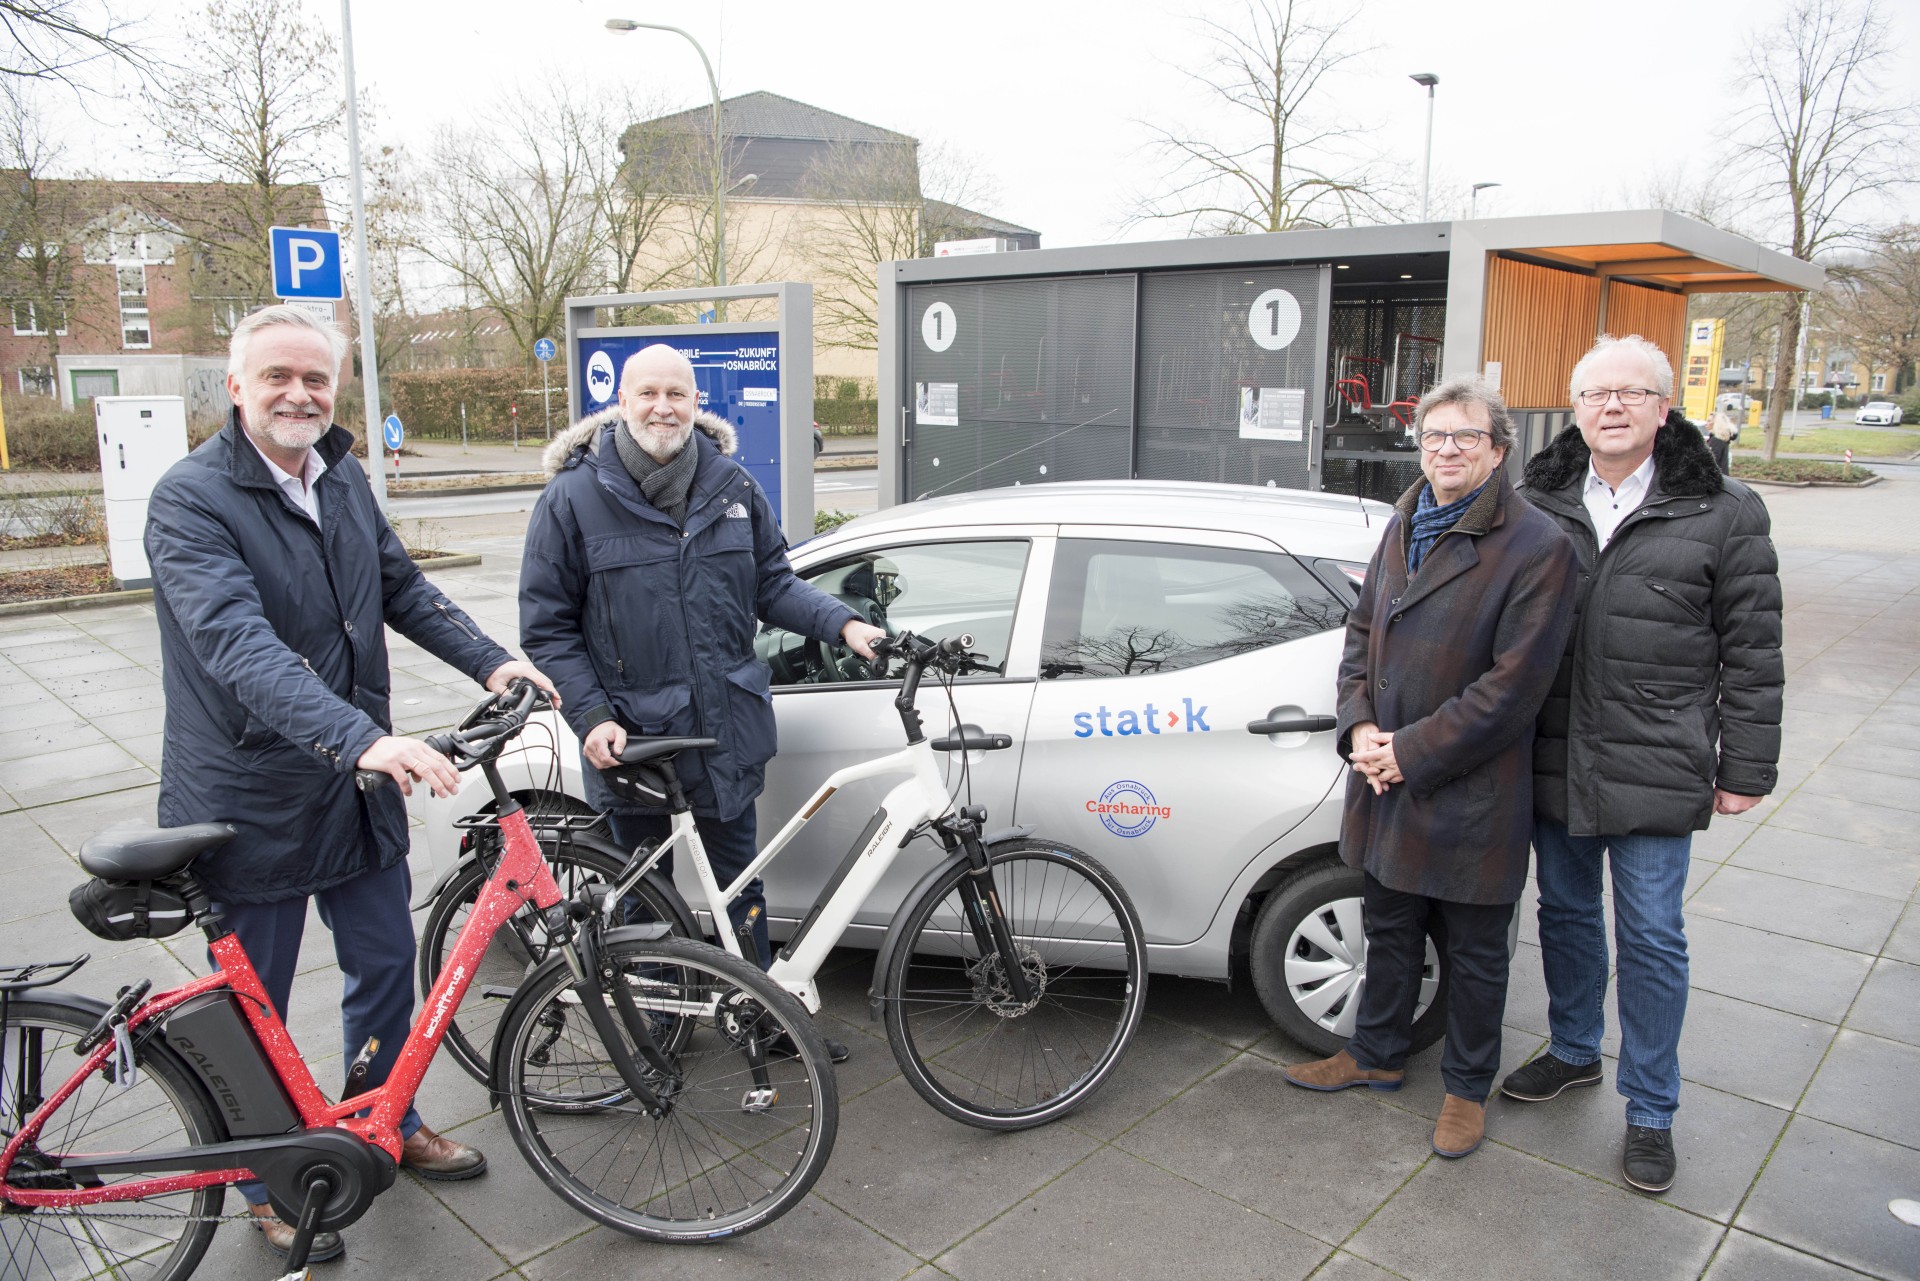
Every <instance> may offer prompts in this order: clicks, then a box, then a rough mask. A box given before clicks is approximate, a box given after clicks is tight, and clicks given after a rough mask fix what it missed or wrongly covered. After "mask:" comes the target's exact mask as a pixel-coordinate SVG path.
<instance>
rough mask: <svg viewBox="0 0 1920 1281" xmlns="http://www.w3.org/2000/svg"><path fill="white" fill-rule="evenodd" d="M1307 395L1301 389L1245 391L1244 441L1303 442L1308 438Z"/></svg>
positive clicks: (1242, 392)
mask: <svg viewBox="0 0 1920 1281" xmlns="http://www.w3.org/2000/svg"><path fill="white" fill-rule="evenodd" d="M1306 408H1307V393H1306V391H1305V389H1304V388H1300V387H1242V388H1241V389H1240V438H1241V439H1242V440H1290V441H1299V440H1302V439H1304V438H1305V436H1306V420H1307V419H1306Z"/></svg>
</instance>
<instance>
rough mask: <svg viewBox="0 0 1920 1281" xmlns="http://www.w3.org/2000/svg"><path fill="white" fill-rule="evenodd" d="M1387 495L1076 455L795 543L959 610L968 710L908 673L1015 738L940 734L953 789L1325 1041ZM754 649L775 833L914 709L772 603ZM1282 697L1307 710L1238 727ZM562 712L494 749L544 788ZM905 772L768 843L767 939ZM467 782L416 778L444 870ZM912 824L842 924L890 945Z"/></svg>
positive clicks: (523, 780)
mask: <svg viewBox="0 0 1920 1281" xmlns="http://www.w3.org/2000/svg"><path fill="white" fill-rule="evenodd" d="M1390 514H1391V512H1390V509H1389V508H1388V507H1386V506H1385V505H1383V504H1380V503H1375V502H1361V501H1358V500H1356V499H1353V498H1344V497H1337V496H1335V495H1331V494H1313V493H1302V492H1295V491H1287V490H1279V489H1264V488H1255V487H1251V486H1239V485H1217V484H1198V483H1191V484H1187V483H1171V482H1154V481H1089V482H1074V483H1064V484H1048V485H1037V486H1031V487H1024V488H1013V489H1002V490H994V491H989V492H984V493H973V494H966V495H963V496H957V497H950V498H937V499H932V500H928V501H923V502H916V503H908V504H905V505H902V506H898V507H892V508H888V509H885V510H883V511H880V512H877V513H874V514H872V515H869V516H864V517H861V518H859V519H857V520H854V521H851V522H849V523H848V524H846V525H843V526H841V527H840V528H839V529H838V530H835V531H834V532H833V533H831V534H828V535H826V536H824V537H821V538H817V539H814V540H812V541H810V542H808V543H806V544H804V545H803V546H801V547H799V548H796V549H795V550H794V552H793V554H792V559H793V565H794V568H795V570H796V571H797V572H798V573H799V574H800V575H801V576H802V577H804V578H806V579H808V580H809V581H811V582H813V583H815V584H816V585H818V586H820V587H821V588H823V589H825V590H826V591H828V592H830V593H832V594H834V595H836V596H838V597H839V598H840V599H842V600H844V601H846V602H847V603H848V604H850V605H852V606H853V607H854V608H855V609H856V610H857V611H859V613H860V614H861V616H862V617H864V618H866V619H868V620H869V621H871V622H874V623H876V624H878V625H881V626H884V627H887V628H889V629H893V630H910V631H913V632H915V633H918V634H921V635H925V636H931V637H936V638H938V637H945V636H957V635H959V634H961V633H970V634H971V635H972V636H973V648H974V650H975V651H976V652H977V653H979V654H980V655H981V656H982V657H981V658H980V660H979V667H978V670H976V671H975V672H974V673H973V674H971V675H968V676H965V677H961V678H960V679H958V680H957V681H956V682H955V685H954V689H953V698H954V707H955V708H956V709H957V716H956V715H952V714H950V713H949V708H948V703H947V693H946V691H944V690H942V689H941V688H940V687H939V686H937V685H936V684H935V683H934V682H932V681H928V682H927V683H926V684H925V685H924V686H923V687H922V689H921V691H920V700H919V706H920V710H921V712H922V714H923V716H924V717H925V718H926V722H927V733H928V736H929V737H930V738H939V737H942V736H943V735H944V733H945V731H946V730H948V729H950V728H951V727H952V726H953V725H955V724H957V723H966V724H970V725H974V726H979V727H981V728H983V729H985V730H987V731H990V732H995V733H1004V734H1007V735H1010V736H1011V737H1012V739H1013V746H1012V747H1011V748H1010V749H1008V750H1004V751H993V752H981V751H976V752H972V753H968V754H967V755H968V757H969V759H968V760H966V761H964V762H963V761H962V760H961V759H960V758H959V754H957V753H956V754H954V755H952V756H950V757H949V758H948V767H947V768H948V777H949V780H950V782H951V783H952V785H953V787H954V788H955V790H956V792H957V793H959V800H960V801H961V802H962V803H965V802H967V801H968V800H969V796H968V794H967V791H966V790H964V789H970V799H971V801H972V803H975V804H983V805H985V806H986V807H987V811H988V814H989V823H988V826H989V828H1001V827H1008V826H1014V825H1021V826H1025V825H1029V824H1030V825H1032V826H1033V827H1034V828H1035V829H1036V830H1037V832H1038V833H1039V834H1041V835H1044V836H1052V837H1054V838H1056V839H1058V840H1061V841H1064V842H1066V843H1069V844H1072V845H1076V846H1079V847H1080V848H1082V849H1084V850H1086V851H1087V852H1088V853H1089V854H1091V855H1093V856H1094V857H1095V858H1097V859H1099V860H1100V861H1101V862H1102V863H1104V864H1105V865H1106V866H1107V867H1108V868H1109V869H1111V870H1112V872H1113V873H1114V875H1115V876H1116V877H1118V878H1119V879H1120V881H1121V882H1122V883H1123V884H1124V885H1125V886H1126V888H1127V890H1128V892H1129V894H1130V895H1131V896H1132V898H1133V901H1134V903H1135V904H1136V905H1137V906H1138V907H1139V910H1140V915H1141V918H1142V921H1143V923H1144V924H1145V927H1146V932H1147V938H1148V963H1149V966H1150V968H1151V969H1152V971H1153V972H1156V973H1164V974H1182V975H1190V976H1197V977H1202V978H1209V979H1219V980H1230V981H1235V982H1243V981H1247V980H1249V979H1250V980H1251V981H1252V983H1253V985H1254V988H1255V990H1256V991H1257V992H1258V993H1259V995H1260V997H1261V999H1262V1001H1263V1002H1264V1004H1265V1005H1266V1008H1267V1009H1268V1011H1269V1012H1270V1013H1271V1014H1272V1015H1273V1017H1274V1019H1275V1021H1276V1022H1277V1023H1279V1025H1280V1026H1281V1028H1282V1029H1283V1030H1284V1031H1286V1032H1287V1033H1288V1034H1289V1035H1290V1036H1291V1037H1293V1039H1295V1040H1296V1041H1299V1042H1300V1043H1302V1044H1303V1045H1305V1046H1307V1047H1308V1048H1310V1049H1312V1050H1315V1051H1317V1052H1322V1053H1332V1052H1333V1051H1334V1050H1335V1049H1337V1048H1339V1047H1340V1046H1341V1045H1343V1044H1344V1043H1345V1041H1346V1039H1347V1037H1348V1036H1349V1035H1350V1034H1351V1032H1352V1030H1353V1021H1354V1015H1355V1013H1356V1011H1357V1009H1358V1005H1359V1001H1358V995H1359V991H1360V987H1361V983H1362V981H1363V979H1364V975H1365V944H1364V935H1363V933H1362V928H1361V922H1362V915H1361V900H1360V894H1361V875H1360V873H1358V872H1356V871H1353V870H1350V869H1348V868H1347V867H1345V866H1344V865H1342V864H1341V862H1340V861H1339V858H1338V855H1337V851H1336V843H1337V841H1338V839H1339V831H1340V815H1341V802H1342V796H1343V792H1344V780H1345V770H1344V768H1343V765H1342V762H1341V761H1340V760H1339V759H1338V758H1337V756H1336V754H1335V752H1334V735H1333V733H1332V727H1333V713H1334V680H1335V673H1336V671H1337V668H1338V665H1339V661H1340V654H1341V650H1342V647H1343V642H1344V636H1345V624H1346V614H1347V609H1348V606H1349V605H1350V604H1351V602H1352V601H1353V600H1354V599H1355V596H1356V591H1355V586H1356V584H1357V582H1358V580H1359V579H1360V577H1361V575H1362V574H1363V573H1364V571H1365V566H1366V563H1367V561H1368V559H1369V558H1370V557H1371V556H1372V554H1373V550H1374V547H1375V546H1376V544H1377V543H1378V542H1379V539H1380V534H1381V530H1382V528H1383V527H1384V525H1385V524H1386V518H1387V517H1388V515H1390ZM759 648H760V652H761V657H762V658H763V659H764V660H765V661H766V662H767V664H768V666H769V667H770V668H771V670H772V673H773V703H774V709H775V715H776V717H777V719H778V722H779V731H780V753H779V755H778V756H777V757H775V759H774V760H773V761H772V763H771V764H770V766H769V768H768V771H767V787H766V791H765V793H764V794H763V795H762V797H761V798H760V802H759V820H760V832H761V833H762V835H763V836H766V835H769V834H771V833H773V832H777V831H778V830H780V828H781V827H782V826H783V825H784V823H785V822H786V820H787V818H788V817H789V816H790V815H791V814H792V812H793V810H794V808H795V807H796V806H798V805H800V804H801V803H802V802H804V801H805V800H806V799H807V797H808V796H809V795H810V794H811V793H812V791H813V790H814V788H815V787H816V786H817V785H818V784H819V782H820V780H822V779H823V778H825V777H826V775H827V774H829V773H830V772H832V771H833V770H835V769H838V768H840V767H841V766H843V765H846V764H848V763H850V762H853V761H856V760H861V759H866V758H869V757H872V756H875V755H879V754H882V753H885V752H889V751H893V750H897V749H898V748H899V746H900V722H899V718H898V717H897V716H896V715H895V714H894V711H893V707H892V700H893V698H894V695H895V685H894V683H893V682H891V681H874V680H871V679H869V675H870V674H869V672H868V670H867V668H866V666H865V665H864V664H863V663H861V662H860V661H859V660H858V659H857V658H856V657H854V656H853V655H851V654H850V653H848V652H847V651H845V650H843V649H840V648H839V647H837V646H824V645H821V644H819V643H817V642H814V641H810V640H808V639H806V638H804V637H800V636H796V635H793V634H791V633H787V632H783V631H780V630H779V629H775V628H767V629H764V630H763V632H762V634H761V636H760V638H759ZM1272 721H1279V722H1289V723H1293V724H1295V725H1298V726H1299V728H1294V729H1291V730H1289V731H1287V732H1261V733H1253V732H1250V731H1249V728H1248V727H1249V724H1250V723H1259V722H1272ZM554 728H555V732H554V735H553V744H552V746H541V745H537V744H535V743H534V740H535V739H536V738H537V737H538V736H537V735H535V734H532V733H529V734H527V735H525V736H523V738H522V740H521V741H522V743H523V744H526V745H527V746H526V748H525V750H524V751H523V752H522V753H521V755H520V757H519V758H518V760H517V764H516V758H514V757H511V756H510V757H507V758H504V759H503V760H502V761H501V769H502V772H503V774H504V775H505V776H506V778H507V780H508V782H509V784H510V786H513V787H515V788H517V789H522V790H524V791H526V792H528V793H533V792H537V791H539V790H540V789H542V788H543V787H544V786H546V783H545V780H546V779H547V778H548V777H549V770H550V769H552V768H553V767H555V766H557V767H558V774H559V777H560V778H561V779H562V780H563V781H562V787H563V788H564V790H565V792H566V793H567V794H568V795H569V796H570V797H574V798H577V797H579V796H580V795H582V792H581V788H580V784H579V770H580V760H579V752H578V747H577V744H576V743H575V741H574V739H573V736H572V735H571V733H569V732H568V731H567V729H566V727H565V725H564V724H561V723H559V722H558V721H557V719H556V720H555V722H554ZM963 772H964V778H963ZM894 781H896V780H892V779H877V780H870V781H868V782H865V783H861V784H856V785H854V786H851V787H848V788H846V789H844V790H845V792H849V793H855V794H854V795H836V796H835V797H834V799H833V800H832V801H830V802H829V803H828V805H827V806H826V807H825V809H824V810H823V811H822V812H821V814H820V815H819V816H818V817H816V818H815V819H814V820H813V821H812V822H811V823H809V824H808V825H807V827H806V828H804V829H803V830H802V834H801V836H800V838H799V839H798V840H797V841H796V843H795V845H794V846H793V847H791V848H790V849H788V850H787V851H786V852H785V853H783V854H782V855H781V857H780V858H779V859H778V860H777V861H776V862H775V863H774V864H773V865H772V866H771V867H770V868H769V869H768V871H767V873H766V884H767V899H768V908H769V914H770V917H771V919H772V922H773V929H774V934H775V937H776V938H777V937H779V936H780V935H781V934H782V933H783V932H784V931H790V930H791V929H793V928H794V926H795V925H797V923H798V922H799V921H800V920H801V919H802V918H803V917H804V916H805V915H806V912H807V909H808V908H809V906H810V905H811V904H812V903H813V901H814V899H815V897H816V896H817V895H818V894H819V892H820V890H821V888H822V887H823V886H824V885H825V884H826V883H827V881H828V879H829V878H830V877H831V876H832V875H833V873H834V870H835V868H836V867H838V865H839V864H840V863H841V861H842V859H843V858H844V857H845V856H846V853H847V850H848V848H849V847H850V846H851V845H853V844H854V842H855V840H856V838H858V837H859V835H860V828H861V826H862V824H863V823H864V821H865V820H866V819H867V818H868V817H869V816H870V815H871V814H872V812H873V808H874V806H875V805H876V804H877V803H878V801H879V798H880V797H881V796H882V795H884V793H885V791H886V789H887V788H888V787H890V786H891V785H892V784H893V782H894ZM419 795H420V794H418V793H416V800H418V798H419ZM545 799H546V800H547V802H548V806H549V808H551V803H552V799H553V798H551V797H548V798H545ZM472 808H473V806H472V803H471V801H470V800H465V801H463V800H462V799H459V798H456V799H454V800H452V801H445V802H439V801H425V802H422V803H418V804H416V807H415V809H416V813H420V814H422V816H423V817H425V818H426V820H427V836H428V841H429V844H430V846H431V847H432V848H433V852H434V857H435V861H436V863H437V864H438V865H439V866H440V868H441V869H442V870H443V871H445V870H447V869H450V868H451V867H452V866H454V864H455V863H456V861H457V860H458V858H459V856H460V855H459V838H460V837H461V835H462V833H461V832H460V831H459V830H457V829H455V828H454V827H453V826H452V825H451V822H452V820H453V819H454V818H456V817H458V816H459V815H462V814H465V813H468V812H469V811H470V810H471V809H472ZM580 808H582V809H584V806H580ZM921 843H922V844H923V845H925V846H926V848H925V850H924V852H923V854H922V855H920V856H916V855H915V854H914V853H913V852H912V851H909V853H908V854H907V855H906V856H904V857H902V858H901V859H900V860H899V861H898V862H897V863H896V864H895V865H894V869H893V871H892V872H891V874H890V875H889V876H888V877H887V879H885V880H883V881H882V882H881V884H880V886H879V887H878V889H877V890H876V891H875V893H874V895H873V897H872V898H871V899H870V900H869V902H868V903H867V904H866V906H865V908H864V909H863V910H862V912H861V913H860V914H859V916H857V917H856V918H855V923H854V927H853V928H852V929H851V930H850V931H849V932H848V934H847V936H846V942H847V943H849V944H852V945H855V946H868V947H877V946H878V945H879V943H880V940H881V938H882V937H883V935H884V932H885V929H886V925H887V922H888V920H889V919H890V917H891V916H892V913H893V911H894V908H895V906H896V905H897V903H898V902H899V900H900V898H901V897H902V896H903V895H904V894H905V893H906V892H907V891H908V890H909V889H910V888H911V887H912V886H913V884H914V882H915V881H916V880H917V879H918V878H919V877H920V876H921V875H922V874H923V873H924V872H925V871H926V870H927V869H928V867H930V866H932V864H933V861H934V860H935V859H936V858H937V856H938V850H937V847H935V846H934V845H932V844H931V843H929V842H926V841H925V840H924V839H923V840H922V842H921ZM683 861H684V860H683ZM677 871H678V872H679V874H680V889H681V892H682V894H683V895H685V896H686V897H687V898H688V899H689V900H690V901H693V902H695V903H698V902H699V900H700V895H699V892H698V891H697V889H696V887H695V883H694V882H693V881H692V879H691V878H690V877H689V876H688V875H687V869H685V868H680V869H677ZM703 915H704V914H703ZM1446 977H1447V976H1446V974H1445V972H1444V970H1443V969H1442V966H1441V961H1440V958H1439V955H1438V954H1437V952H1436V950H1435V949H1434V947H1433V945H1432V941H1431V940H1429V944H1428V949H1427V958H1426V975H1425V980H1424V982H1423V985H1422V988H1421V995H1420V1009H1419V1017H1418V1020H1417V1022H1416V1028H1415V1041H1416V1044H1417V1045H1421V1046H1424V1045H1428V1044H1431V1043H1432V1042H1433V1041H1435V1040H1437V1039H1438V1038H1439V1036H1440V1034H1441V1031H1442V1026H1441V1025H1442V1021H1443V1001H1444V996H1445V992H1446V987H1447V982H1446Z"/></svg>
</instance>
